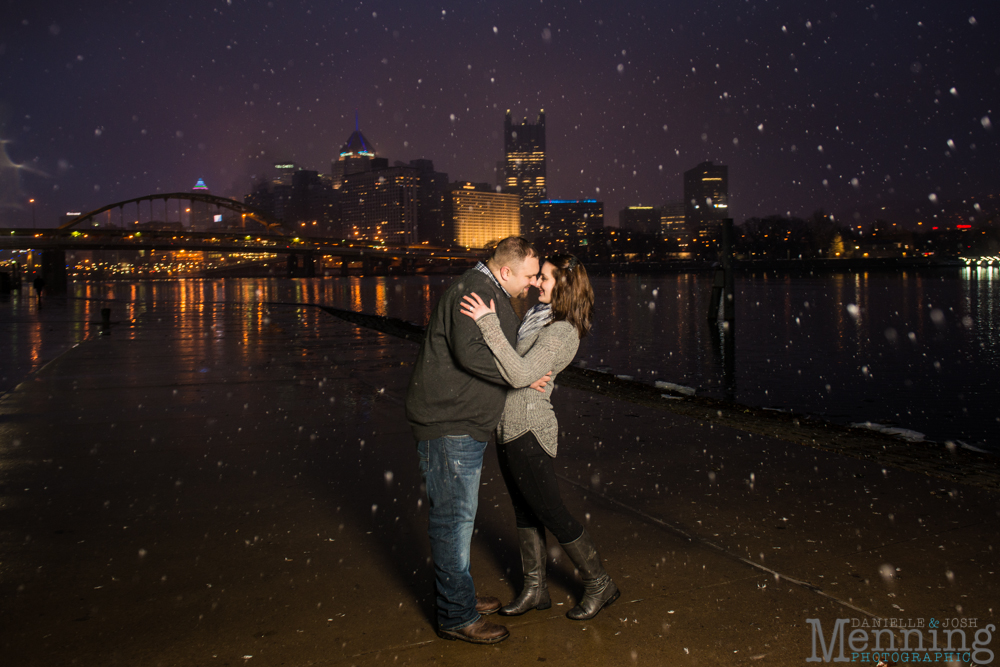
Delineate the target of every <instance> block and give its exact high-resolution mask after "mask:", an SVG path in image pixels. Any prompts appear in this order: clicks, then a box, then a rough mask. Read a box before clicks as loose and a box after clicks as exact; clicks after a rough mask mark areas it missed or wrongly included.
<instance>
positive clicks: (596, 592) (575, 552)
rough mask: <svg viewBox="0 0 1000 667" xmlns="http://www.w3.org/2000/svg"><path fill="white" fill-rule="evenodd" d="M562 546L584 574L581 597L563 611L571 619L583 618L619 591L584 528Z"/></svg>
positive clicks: (585, 618)
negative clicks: (566, 610) (573, 538)
mask: <svg viewBox="0 0 1000 667" xmlns="http://www.w3.org/2000/svg"><path fill="white" fill-rule="evenodd" d="M562 548H563V549H564V550H565V551H566V555H567V556H569V559H570V560H571V561H573V564H574V565H576V569H578V570H579V571H580V576H581V577H582V578H583V599H582V600H580V602H579V603H578V604H577V605H576V606H575V607H573V608H572V609H570V610H569V611H568V612H566V616H567V617H568V618H571V619H573V620H574V621H586V620H587V619H591V618H593V617H595V616H597V612H599V611H600V610H601V609H603V608H604V607H607V606H608V605H610V604H611V603H612V602H614V601H615V600H617V599H618V596H619V595H621V591H619V590H618V586H616V585H615V582H613V581H611V577H610V576H608V573H607V572H605V571H604V567H603V566H602V565H601V557H600V556H598V555H597V547H596V546H595V545H594V540H593V539H591V537H590V534H589V533H587V531H586V530H584V531H583V534H582V535H580V537H578V538H576V539H575V540H573V541H572V542H569V543H567V544H564V545H562Z"/></svg>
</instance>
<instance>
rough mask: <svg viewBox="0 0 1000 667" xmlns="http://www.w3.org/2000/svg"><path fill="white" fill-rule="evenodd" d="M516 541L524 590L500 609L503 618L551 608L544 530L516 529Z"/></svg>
mask: <svg viewBox="0 0 1000 667" xmlns="http://www.w3.org/2000/svg"><path fill="white" fill-rule="evenodd" d="M517 539H518V541H519V542H520V544H521V568H522V569H523V571H524V588H523V589H521V594H520V595H518V596H517V598H516V599H515V600H513V601H512V602H511V603H510V604H509V605H507V606H506V607H503V608H502V609H500V613H501V614H502V615H504V616H520V615H521V614H523V613H525V612H527V611H531V610H532V609H548V608H549V607H551V606H552V600H551V599H550V598H549V589H548V586H546V584H545V560H546V558H545V529H544V528H518V529H517Z"/></svg>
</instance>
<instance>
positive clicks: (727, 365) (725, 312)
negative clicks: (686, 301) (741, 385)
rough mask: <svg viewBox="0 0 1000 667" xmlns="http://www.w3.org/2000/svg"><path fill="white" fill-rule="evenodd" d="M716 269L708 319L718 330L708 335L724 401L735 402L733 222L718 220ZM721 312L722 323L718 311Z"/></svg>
mask: <svg viewBox="0 0 1000 667" xmlns="http://www.w3.org/2000/svg"><path fill="white" fill-rule="evenodd" d="M719 260H720V262H719V263H720V266H719V268H718V269H717V270H716V272H715V281H714V283H713V284H712V298H711V299H710V302H709V304H708V320H709V321H710V322H714V323H715V324H716V326H717V327H718V332H717V333H718V335H717V336H712V343H713V345H712V348H713V350H714V352H715V355H716V362H717V363H718V364H719V366H720V367H721V370H722V388H723V392H724V395H725V398H726V400H727V401H734V400H736V321H735V320H736V294H735V280H734V278H733V219H732V218H725V219H724V220H723V221H722V252H720V253H719ZM720 310H721V311H722V321H720V320H719V311H720Z"/></svg>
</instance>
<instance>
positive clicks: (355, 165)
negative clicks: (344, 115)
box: [330, 117, 376, 189]
mask: <svg viewBox="0 0 1000 667" xmlns="http://www.w3.org/2000/svg"><path fill="white" fill-rule="evenodd" d="M375 158H376V155H375V146H373V145H372V143H371V142H370V141H368V139H366V138H365V135H363V134H361V129H360V127H359V125H358V119H357V117H355V119H354V132H352V133H351V136H349V137H348V138H347V141H346V142H345V143H344V145H343V146H341V147H340V152H339V153H338V154H337V159H335V160H334V161H333V163H332V164H331V165H330V178H331V181H332V183H333V187H334V189H340V186H341V184H342V183H343V182H344V177H345V176H347V175H349V174H358V173H362V172H365V171H371V170H372V168H373V165H374V162H375Z"/></svg>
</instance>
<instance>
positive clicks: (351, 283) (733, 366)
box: [0, 269, 1000, 450]
mask: <svg viewBox="0 0 1000 667" xmlns="http://www.w3.org/2000/svg"><path fill="white" fill-rule="evenodd" d="M452 280H453V277H449V276H389V277H371V278H359V277H328V278H315V279H294V280H290V279H279V278H261V279H249V278H248V279H228V280H214V281H200V280H180V281H143V282H137V283H115V282H109V283H75V284H73V285H71V296H72V297H75V298H70V299H69V300H67V301H66V307H65V311H64V312H63V314H62V317H63V318H65V319H66V321H67V323H68V326H67V327H66V330H65V332H64V334H63V339H64V340H70V341H71V342H76V341H78V340H81V339H82V338H83V337H85V336H86V335H91V334H92V333H93V332H94V329H93V327H92V326H91V325H89V324H87V323H88V322H96V321H99V320H100V308H101V307H105V306H107V303H105V302H102V301H98V300H97V299H115V300H117V301H120V302H121V303H119V304H115V305H114V311H115V312H114V315H113V319H115V320H127V319H131V318H133V317H135V316H137V315H138V314H139V313H141V312H142V311H143V310H144V309H145V308H147V307H149V306H151V305H152V304H166V303H167V302H172V303H174V304H177V305H178V306H179V307H180V308H179V309H180V310H181V312H186V313H188V316H189V317H194V316H195V314H197V317H198V318H200V319H199V320H198V322H199V326H205V327H211V326H213V308H212V307H211V305H210V304H211V303H212V302H229V303H233V302H241V303H245V304H248V306H249V305H251V304H259V303H260V302H265V301H270V302H286V303H287V302H299V303H315V304H321V305H328V306H333V307H337V308H343V309H349V310H356V311H361V312H367V313H373V314H377V315H388V316H392V317H397V318H401V319H404V320H408V321H411V322H416V323H418V324H424V323H426V321H427V320H428V319H429V317H430V314H431V311H432V310H433V307H434V305H435V303H436V301H437V299H438V297H439V296H440V295H441V293H442V292H443V291H444V290H445V289H447V287H448V285H449V284H450V283H451V282H452ZM711 280H712V277H711V275H710V274H708V273H690V274H669V275H661V276H634V275H623V276H613V277H596V278H594V281H593V282H594V288H595V292H596V297H597V312H596V315H595V325H594V330H593V335H592V336H590V337H589V338H587V339H586V340H584V341H583V344H582V345H581V348H580V353H579V354H578V357H577V360H578V362H579V363H582V364H584V365H586V366H588V367H590V368H599V369H602V370H606V371H609V372H613V373H615V374H621V375H630V376H633V377H635V378H636V379H640V380H644V381H653V380H665V381H669V382H673V383H677V384H682V385H687V386H691V387H695V388H696V389H698V391H699V393H702V394H705V395H709V396H714V397H717V398H725V399H729V400H735V401H737V402H739V403H744V404H749V405H755V406H763V407H774V408H779V409H787V410H793V411H796V412H803V413H807V414H813V415H817V416H821V417H824V418H827V419H831V420H833V421H837V422H842V423H847V422H858V421H866V420H870V421H872V422H877V423H881V424H886V425H893V426H900V427H903V428H908V429H912V430H916V431H919V432H922V433H926V434H927V436H928V437H929V438H930V439H933V440H938V441H944V440H949V439H951V440H962V441H965V442H968V443H970V444H980V445H982V444H985V445H986V446H987V447H988V448H991V449H994V450H1000V437H998V435H1000V423H998V421H997V417H996V414H995V412H996V410H995V407H994V406H995V402H996V401H995V397H996V392H995V389H994V381H993V378H994V377H996V376H997V374H998V372H1000V336H998V334H1000V271H998V270H997V269H979V270H978V271H976V270H972V269H964V270H954V271H947V272H946V271H927V272H916V271H907V272H902V273H843V274H823V275H813V276H810V275H795V276H791V275H787V274H777V273H773V272H772V273H758V274H744V275H739V276H737V278H736V293H737V303H736V325H735V334H734V344H733V345H732V346H731V347H727V346H726V344H725V338H724V337H723V336H722V335H721V334H720V331H719V329H718V328H717V327H716V326H715V325H712V324H710V323H709V322H708V320H707V300H708V295H709V292H710V288H711ZM11 298H12V299H18V298H19V297H17V296H14V297H11ZM3 303H4V302H0V304H3ZM851 304H853V305H856V306H857V309H856V310H854V311H853V314H852V311H851V310H850V309H849V308H848V306H849V305H851ZM11 308H12V310H11V312H14V311H13V304H12V306H11ZM17 308H20V309H21V311H19V312H22V311H23V313H22V314H25V316H24V318H22V319H25V320H26V321H25V322H14V323H13V324H8V325H7V328H8V329H10V334H9V335H8V336H5V337H7V338H8V341H9V342H10V343H11V345H12V346H13V347H11V346H8V345H7V342H8V341H5V347H7V349H8V350H11V352H10V353H7V354H5V355H4V358H5V362H8V361H9V360H8V359H7V357H9V356H13V357H16V358H18V359H20V360H21V361H19V362H17V363H16V364H15V366H16V367H17V368H15V369H14V371H13V373H14V374H17V373H21V372H24V373H26V372H27V371H24V368H26V367H30V366H31V365H32V363H33V362H32V361H31V360H32V359H40V358H41V357H42V356H44V355H43V354H42V352H41V350H42V348H43V346H44V345H45V339H46V334H47V333H49V330H48V329H46V326H45V325H44V324H42V323H41V322H42V320H38V321H35V322H34V324H33V323H32V321H31V318H32V317H36V316H37V315H38V313H36V312H34V311H32V308H31V304H28V303H27V300H23V301H21V302H19V303H18V305H17ZM50 312H52V311H50ZM263 313H264V311H263V309H262V308H261V307H260V306H259V305H253V306H252V307H250V308H248V309H247V310H246V315H245V317H244V319H243V322H244V330H243V331H242V332H239V333H238V335H239V336H240V337H241V338H242V339H243V340H244V341H249V338H250V336H251V335H252V332H253V329H254V328H255V327H259V326H261V321H262V318H263ZM42 316H43V319H44V317H45V313H44V311H43V312H42ZM50 317H56V315H55V314H54V313H53V314H52V315H50ZM317 317H328V316H327V315H325V314H320V313H318V312H317V311H314V310H313V309H307V310H303V311H300V315H299V318H300V325H301V326H303V327H309V326H315V324H316V322H317V320H316V318H317ZM8 319H9V317H8ZM15 319H16V318H15ZM221 333H222V332H217V335H221ZM229 333H230V334H235V333H236V332H229ZM203 342H204V343H207V341H203ZM15 348H16V349H15ZM29 370H31V368H29ZM7 388H9V387H3V386H0V391H3V390H5V389H7Z"/></svg>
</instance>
